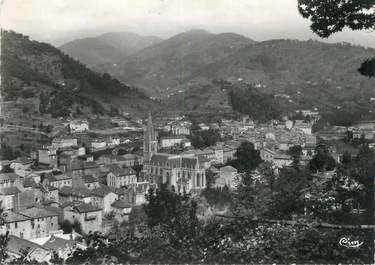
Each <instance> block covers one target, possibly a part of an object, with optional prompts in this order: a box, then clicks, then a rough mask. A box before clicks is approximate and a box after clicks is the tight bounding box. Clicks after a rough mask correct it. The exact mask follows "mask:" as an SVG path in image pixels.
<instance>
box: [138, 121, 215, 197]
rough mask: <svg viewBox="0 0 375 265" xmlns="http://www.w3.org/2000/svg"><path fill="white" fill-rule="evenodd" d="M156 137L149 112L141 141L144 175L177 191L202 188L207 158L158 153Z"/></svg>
mask: <svg viewBox="0 0 375 265" xmlns="http://www.w3.org/2000/svg"><path fill="white" fill-rule="evenodd" d="M157 137H158V135H157V132H156V131H155V129H154V126H153V124H152V118H151V114H149V116H148V120H147V124H146V126H145V128H144V142H143V163H144V164H143V165H144V171H145V173H146V175H148V176H150V177H151V178H152V179H153V180H154V182H155V183H157V184H158V185H160V184H162V183H167V185H168V187H169V188H171V189H172V190H175V191H176V192H178V193H182V192H200V191H201V190H203V189H204V188H205V187H206V169H208V168H209V167H210V162H209V160H207V159H206V158H205V157H203V156H199V155H195V154H179V155H175V154H167V153H158V139H157Z"/></svg>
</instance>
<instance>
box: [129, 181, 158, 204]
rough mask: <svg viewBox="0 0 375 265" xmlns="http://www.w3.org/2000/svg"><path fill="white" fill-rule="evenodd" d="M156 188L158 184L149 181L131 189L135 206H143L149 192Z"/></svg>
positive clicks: (138, 183) (139, 183)
mask: <svg viewBox="0 0 375 265" xmlns="http://www.w3.org/2000/svg"><path fill="white" fill-rule="evenodd" d="M156 187H157V186H156V184H153V183H150V182H148V181H144V182H137V184H136V185H134V186H133V187H132V188H131V195H132V198H131V202H132V203H133V204H135V205H142V204H144V203H146V197H145V195H146V194H147V193H148V190H149V189H154V190H155V189H156Z"/></svg>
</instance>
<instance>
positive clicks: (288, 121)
mask: <svg viewBox="0 0 375 265" xmlns="http://www.w3.org/2000/svg"><path fill="white" fill-rule="evenodd" d="M285 128H286V129H288V130H291V129H292V128H293V121H291V120H286V121H285Z"/></svg>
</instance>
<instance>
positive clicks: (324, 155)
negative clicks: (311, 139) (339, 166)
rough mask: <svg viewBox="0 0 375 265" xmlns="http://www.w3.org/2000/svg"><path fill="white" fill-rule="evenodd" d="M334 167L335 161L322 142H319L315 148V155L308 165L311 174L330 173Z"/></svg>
mask: <svg viewBox="0 0 375 265" xmlns="http://www.w3.org/2000/svg"><path fill="white" fill-rule="evenodd" d="M335 166H336V161H335V159H334V158H333V157H332V156H331V155H330V152H329V150H328V147H327V145H326V144H324V143H323V142H320V143H318V144H317V146H316V147H315V155H314V156H313V158H312V159H311V161H310V163H309V168H310V171H311V172H317V171H320V172H322V171H327V170H328V171H330V170H333V169H334V168H335Z"/></svg>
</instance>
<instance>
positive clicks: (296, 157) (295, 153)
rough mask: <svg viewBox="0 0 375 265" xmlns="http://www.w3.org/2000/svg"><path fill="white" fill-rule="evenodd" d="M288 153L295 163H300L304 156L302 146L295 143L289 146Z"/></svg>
mask: <svg viewBox="0 0 375 265" xmlns="http://www.w3.org/2000/svg"><path fill="white" fill-rule="evenodd" d="M288 153H289V155H290V156H291V157H292V159H293V164H294V165H298V164H299V162H300V160H301V156H302V147H301V146H300V145H294V146H292V147H291V148H289V152H288Z"/></svg>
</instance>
